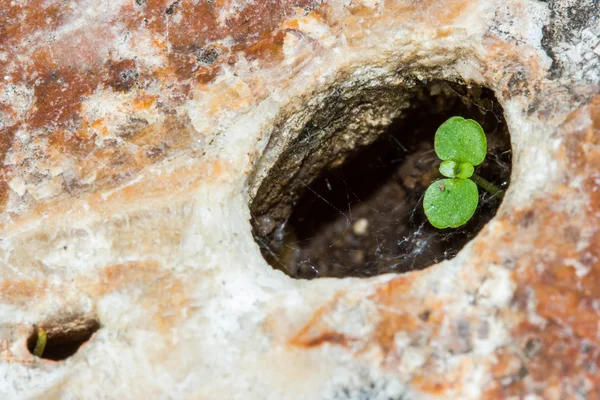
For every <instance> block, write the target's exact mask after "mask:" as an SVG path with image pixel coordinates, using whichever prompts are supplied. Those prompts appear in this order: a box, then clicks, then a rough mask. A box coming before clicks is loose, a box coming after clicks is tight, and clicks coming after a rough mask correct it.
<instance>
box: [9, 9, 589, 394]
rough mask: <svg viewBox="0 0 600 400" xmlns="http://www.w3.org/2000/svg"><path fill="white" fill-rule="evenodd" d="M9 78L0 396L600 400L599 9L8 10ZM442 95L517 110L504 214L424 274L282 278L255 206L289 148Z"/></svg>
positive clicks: (354, 132)
mask: <svg viewBox="0 0 600 400" xmlns="http://www.w3.org/2000/svg"><path fill="white" fill-rule="evenodd" d="M0 72H1V76H0V162H1V169H0V210H1V214H0V224H1V226H0V238H1V239H0V377H2V378H1V379H0V397H1V398H7V399H17V398H194V399H199V398H206V399H216V398H218V399H283V398H285V399H400V398H407V399H408V398H429V397H438V398H445V399H446V398H457V399H470V398H508V397H511V396H513V397H515V398H523V397H524V396H526V395H530V397H528V398H531V399H537V398H540V399H541V398H544V399H565V398H590V399H592V398H600V358H599V357H600V339H599V338H600V332H599V329H600V324H599V321H600V320H599V315H600V314H599V313H600V287H599V286H598V284H597V282H598V281H600V190H599V189H600V8H599V5H598V2H597V1H594V0H578V1H575V0H550V1H548V2H543V1H537V0H508V1H501V0H478V1H477V0H476V1H467V0H435V1H433V0H424V1H412V0H396V1H383V0H381V1H376V0H363V1H360V0H359V1H351V2H350V1H337V0H334V1H329V2H317V1H312V0H280V1H260V0H258V1H242V0H218V1H192V0H178V1H163V0H136V1H127V2H125V1H122V0H121V1H119V0H116V1H111V2H91V1H89V0H77V1H72V2H63V1H57V0H45V1H42V0H23V1H4V2H3V3H2V5H1V7H0ZM431 79H447V80H462V81H466V82H467V83H468V82H471V83H477V84H481V85H485V86H487V87H489V88H491V89H492V90H493V91H494V92H495V94H496V96H497V98H498V99H499V101H500V102H501V104H502V106H503V108H504V110H505V117H506V120H507V122H508V125H509V129H510V131H511V137H512V146H513V170H512V178H511V186H510V189H509V191H508V193H507V196H506V198H505V200H504V202H503V204H502V206H501V208H500V209H499V211H498V214H497V216H496V218H494V219H493V220H492V221H491V222H490V223H489V224H488V225H487V226H486V228H484V230H483V231H482V232H481V233H480V234H479V235H478V236H477V237H476V238H475V239H474V240H473V241H472V242H471V243H470V244H468V245H467V246H466V247H465V248H464V249H463V251H462V252H461V253H459V255H458V256H457V257H456V258H454V259H452V260H451V261H447V262H443V263H440V264H438V265H435V266H432V267H431V268H428V269H426V270H423V271H419V272H412V273H407V274H403V275H392V274H390V275H383V276H379V277H376V278H370V279H362V280H361V279H319V280H312V281H300V280H292V279H290V278H289V277H287V276H285V275H284V274H283V273H281V272H279V271H275V270H273V269H272V268H271V267H270V266H269V265H268V264H267V263H266V262H265V261H264V259H263V258H262V256H261V254H260V251H259V249H258V246H257V245H256V244H255V242H254V239H253V236H252V231H251V224H250V209H249V204H250V203H251V202H252V201H253V199H254V196H255V195H256V192H257V189H258V186H259V185H260V183H261V182H262V181H263V179H265V178H266V177H268V176H269V174H276V173H278V172H277V165H278V164H277V163H278V160H280V159H281V158H280V156H281V155H282V154H284V155H285V154H290V147H289V145H290V143H295V142H294V141H296V140H298V138H299V135H301V134H302V133H303V132H304V133H306V132H308V134H307V135H306V138H305V140H306V142H307V143H312V145H313V146H315V143H316V144H318V145H317V146H316V147H312V148H317V149H322V151H323V152H325V153H327V154H334V153H335V152H334V151H333V150H332V149H331V147H328V146H331V145H332V144H334V143H336V141H337V142H340V143H347V144H348V146H352V145H353V144H354V140H357V138H360V137H364V138H365V139H364V140H370V139H369V138H370V137H371V136H372V137H374V136H376V135H377V134H378V133H380V132H381V131H382V129H383V128H385V126H386V125H387V124H389V123H390V122H391V119H393V118H395V117H398V116H401V113H402V110H403V109H405V108H406V106H405V103H406V102H408V101H410V97H409V96H407V95H406V93H408V92H410V90H409V89H410V87H411V84H412V83H411V82H415V80H417V81H421V82H423V81H426V80H431ZM361 98H362V99H364V103H365V104H366V105H365V106H364V108H360V109H359V110H358V111H357V110H356V109H355V108H356V107H358V105H359V104H361V103H360V102H358V103H357V102H356V100H357V99H361ZM331 109H333V110H335V115H330V116H329V117H328V116H327V113H328V112H329V111H331ZM327 118H333V120H332V121H329V122H327V123H325V124H324V125H323V126H325V128H323V127H319V128H317V129H314V128H313V129H312V131H311V130H310V129H308V128H309V127H310V125H308V123H309V122H311V121H327ZM336 118H337V120H336ZM336 121H337V122H336ZM326 128H327V129H326ZM328 129H329V130H328ZM341 131H343V132H345V134H346V135H347V138H344V140H340V139H335V138H338V137H339V136H337V135H340V134H343V132H342V133H340V132H341ZM324 138H333V139H331V141H330V142H327V141H326V140H324ZM307 149H309V147H306V148H299V150H298V151H299V152H305V151H307ZM286 152H287V153H286ZM292 154H298V153H294V152H292ZM340 154H341V156H340V157H342V158H343V149H342V150H341V153H340ZM332 157H333V156H331V155H328V156H327V158H328V160H330V159H331V158H332ZM287 165H292V164H287ZM274 168H275V169H274ZM297 170H298V169H297V167H296V168H295V169H294V168H291V169H290V173H294V172H295V171H297ZM95 321H97V322H98V323H99V326H100V328H99V329H98V330H97V331H95V333H94V334H93V336H92V338H91V339H90V340H89V341H87V342H86V343H85V344H84V345H83V346H82V347H81V348H80V349H79V350H78V351H77V352H76V353H75V354H74V355H73V356H72V357H69V358H67V359H66V360H64V361H50V360H45V359H39V358H36V357H34V356H33V355H32V354H31V353H30V352H29V351H28V349H27V339H28V337H29V336H30V334H31V333H32V325H33V324H37V325H39V326H42V327H46V328H48V329H49V332H53V333H52V334H54V335H58V334H59V333H61V332H62V333H63V334H65V335H66V334H67V333H65V332H81V331H82V329H83V330H85V329H87V328H85V327H89V326H95V325H94V323H95ZM78 329H79V330H78ZM55 332H58V333H55Z"/></svg>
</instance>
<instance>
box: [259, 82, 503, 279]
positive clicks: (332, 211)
mask: <svg viewBox="0 0 600 400" xmlns="http://www.w3.org/2000/svg"><path fill="white" fill-rule="evenodd" d="M415 97H416V98H415V99H414V100H413V101H411V108H410V110H408V111H407V112H406V113H405V116H404V117H403V118H401V119H398V120H397V121H394V122H393V123H392V124H391V125H390V126H389V128H388V129H387V131H386V132H385V133H384V134H383V135H382V136H381V137H380V138H379V139H377V140H376V141H375V142H374V143H372V144H371V145H368V146H365V147H363V148H360V149H357V151H356V153H355V154H353V155H351V156H349V157H348V158H347V159H346V161H345V162H344V164H342V165H341V166H339V167H336V168H334V169H329V170H326V171H322V174H321V175H320V176H319V177H318V178H317V179H315V180H314V181H313V182H312V183H310V184H308V185H306V186H305V187H304V188H303V189H302V190H301V193H298V195H299V198H298V200H297V201H295V202H294V204H293V211H292V213H291V215H290V216H289V218H288V219H287V220H286V221H285V222H284V223H282V224H281V225H280V226H279V227H278V229H276V230H275V233H274V234H272V235H270V236H269V237H262V238H261V237H257V236H256V235H255V238H256V241H257V243H258V244H259V246H260V247H261V251H262V253H263V256H264V257H265V259H266V260H267V261H268V262H269V264H270V265H271V266H273V267H274V268H276V269H280V270H282V271H284V272H285V273H286V274H288V275H290V276H292V277H294V278H301V279H312V278H319V277H347V276H354V277H368V276H373V275H378V274H383V273H388V272H406V271H411V270H417V269H423V268H426V267H428V266H430V265H433V264H435V263H437V262H439V261H441V260H444V259H450V258H453V257H454V256H455V255H456V254H457V253H458V252H459V251H460V249H461V248H462V247H463V246H464V245H465V244H466V243H467V242H468V241H469V240H471V239H472V238H473V237H475V235H476V234H477V233H478V232H479V231H480V230H481V228H482V227H483V226H484V225H485V224H486V223H487V222H488V221H489V220H490V219H491V218H492V217H493V216H494V215H495V213H496V210H497V209H498V206H499V203H500V200H499V199H498V198H494V197H492V196H491V195H490V194H489V193H487V192H485V191H484V190H482V189H479V193H480V199H479V206H478V208H477V211H476V213H475V215H474V217H473V218H472V219H471V220H470V221H469V222H468V223H467V224H466V225H464V226H462V227H460V228H456V229H444V230H439V229H436V228H434V227H433V226H431V225H430V224H429V223H428V221H427V219H426V217H425V215H424V212H423V207H422V200H423V194H424V192H425V190H426V189H427V187H428V186H429V184H430V183H431V182H432V181H434V180H436V179H438V178H440V177H441V175H440V174H439V172H438V167H439V163H440V161H439V159H438V158H437V156H436V155H435V152H434V150H433V139H434V134H435V131H436V129H437V128H438V127H439V125H440V124H442V123H443V122H444V121H445V120H446V119H448V118H450V117H451V116H455V115H459V116H463V117H465V118H472V119H475V120H477V121H478V122H479V123H480V124H481V125H482V126H483V128H484V130H485V132H486V136H487V139H488V154H487V157H486V160H485V161H484V163H483V164H481V165H480V166H478V167H477V168H476V173H477V174H478V175H480V176H482V177H483V178H485V179H487V180H488V181H490V182H492V183H494V184H496V186H499V187H500V188H502V189H506V188H507V187H508V184H509V179H510V171H511V147H510V137H509V133H508V130H507V126H506V122H505V120H504V117H503V111H502V109H501V107H500V105H499V104H498V102H497V101H496V99H495V97H494V95H493V93H492V92H491V91H490V90H488V89H485V88H482V87H471V88H467V87H466V86H464V85H460V84H455V83H449V82H432V83H430V84H428V85H424V86H423V87H422V88H419V89H418V90H417V92H416V96H415Z"/></svg>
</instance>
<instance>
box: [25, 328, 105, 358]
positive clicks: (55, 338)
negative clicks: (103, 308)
mask: <svg viewBox="0 0 600 400" xmlns="http://www.w3.org/2000/svg"><path fill="white" fill-rule="evenodd" d="M39 326H40V327H41V328H43V329H44V330H45V331H46V337H47V341H46V347H45V349H44V352H43V354H42V356H41V358H45V359H48V360H54V361H60V360H65V359H67V358H68V357H71V356H72V355H73V354H75V353H76V352H77V350H78V349H79V347H81V345H82V344H84V343H85V342H87V341H88V340H89V339H90V338H91V337H92V335H93V334H94V332H96V331H97V330H98V329H99V328H100V323H99V322H98V320H96V319H93V318H91V319H89V318H70V319H68V320H66V319H65V320H62V321H60V322H53V323H48V324H40V325H39ZM37 340H38V327H37V326H34V327H33V330H32V332H31V335H29V337H28V338H27V348H28V349H29V351H30V352H31V353H32V354H33V350H34V349H35V345H36V343H37Z"/></svg>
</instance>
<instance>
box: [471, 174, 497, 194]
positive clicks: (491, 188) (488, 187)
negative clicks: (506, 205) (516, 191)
mask: <svg viewBox="0 0 600 400" xmlns="http://www.w3.org/2000/svg"><path fill="white" fill-rule="evenodd" d="M471 179H472V180H473V182H475V183H476V184H477V185H478V186H480V187H481V188H483V189H484V190H485V191H487V192H489V193H490V194H491V195H492V196H494V197H495V196H498V197H499V198H500V199H502V198H504V190H502V189H500V188H499V187H498V186H496V185H494V184H493V183H491V182H488V181H487V180H485V179H483V178H482V177H480V176H479V175H477V174H473V175H472V176H471Z"/></svg>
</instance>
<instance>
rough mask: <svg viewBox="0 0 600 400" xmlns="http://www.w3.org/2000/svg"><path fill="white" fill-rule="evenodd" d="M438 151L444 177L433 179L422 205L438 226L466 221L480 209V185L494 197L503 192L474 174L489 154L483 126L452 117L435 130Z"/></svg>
mask: <svg viewBox="0 0 600 400" xmlns="http://www.w3.org/2000/svg"><path fill="white" fill-rule="evenodd" d="M434 148H435V153H436V154H437V155H438V157H439V158H440V159H441V160H442V163H441V164H440V173H441V174H442V175H443V176H445V177H446V178H445V179H439V180H437V181H435V182H433V183H432V184H431V185H430V186H429V188H427V191H426V192H425V198H424V199H423V208H424V210H425V215H426V216H427V219H428V220H429V222H430V223H431V225H433V226H435V227H436V228H439V229H444V228H457V227H459V226H462V225H464V224H466V223H467V222H468V221H469V220H470V219H471V217H472V216H473V214H474V213H475V210H476V209H477V204H478V202H479V191H478V190H477V185H479V186H481V187H482V188H483V189H484V190H486V191H488V192H490V193H491V194H492V195H494V196H498V197H502V196H503V195H504V192H503V191H502V190H501V189H499V188H497V187H496V186H494V185H493V184H491V183H490V182H488V181H486V180H485V179H483V178H482V177H480V176H478V175H476V174H474V172H475V167H476V166H478V165H479V164H481V163H482V162H483V160H484V159H485V156H486V153H487V140H486V138H485V133H484V132H483V128H482V127H481V125H479V124H478V123H477V122H476V121H474V120H472V119H464V118H462V117H452V118H450V119H448V120H447V121H446V122H444V123H443V124H442V125H441V126H440V127H439V128H438V130H437V132H436V133H435V140H434Z"/></svg>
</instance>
